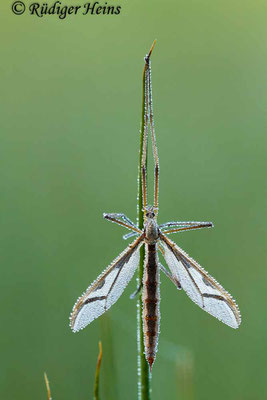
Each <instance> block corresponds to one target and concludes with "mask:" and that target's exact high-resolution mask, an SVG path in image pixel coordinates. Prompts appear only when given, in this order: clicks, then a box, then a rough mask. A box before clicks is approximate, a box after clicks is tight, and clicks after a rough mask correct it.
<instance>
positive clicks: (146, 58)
mask: <svg viewBox="0 0 267 400" xmlns="http://www.w3.org/2000/svg"><path fill="white" fill-rule="evenodd" d="M156 41H157V40H156V39H155V40H154V42H153V43H152V46H151V48H150V50H149V52H148V54H147V55H146V56H145V62H146V63H147V64H148V62H149V59H150V56H151V54H152V51H153V50H154V47H155V45H156Z"/></svg>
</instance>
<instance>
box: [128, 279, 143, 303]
mask: <svg viewBox="0 0 267 400" xmlns="http://www.w3.org/2000/svg"><path fill="white" fill-rule="evenodd" d="M142 287H143V283H140V285H139V286H138V288H137V289H136V290H135V291H134V292H133V293H132V294H131V296H130V299H131V300H133V299H134V298H135V297H136V296H137V295H138V293H140V290H141V289H142Z"/></svg>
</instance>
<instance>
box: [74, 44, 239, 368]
mask: <svg viewBox="0 0 267 400" xmlns="http://www.w3.org/2000/svg"><path fill="white" fill-rule="evenodd" d="M151 51H152V48H151V50H150V52H149V54H148V55H147V56H146V57H145V70H144V71H145V72H144V73H145V117H144V140H143V151H142V164H141V181H142V182H141V185H142V195H143V212H144V228H143V229H142V230H141V229H139V228H138V226H137V225H135V224H134V223H133V222H132V221H131V220H130V219H129V218H128V217H127V216H125V215H124V214H114V213H113V214H104V218H105V219H107V220H109V221H112V222H115V223H117V224H119V225H121V226H123V227H125V228H128V229H129V230H131V233H128V234H127V235H125V236H124V238H125V239H127V238H129V237H131V236H137V238H136V239H135V240H134V241H133V242H132V243H131V244H130V245H129V246H128V247H127V248H126V249H125V250H124V251H123V252H122V253H121V254H120V255H119V256H118V257H117V258H116V259H115V260H114V261H113V262H112V263H111V264H110V266H108V267H107V268H106V269H105V270H104V271H103V272H102V274H101V275H100V276H99V277H98V278H97V279H96V280H95V281H94V282H93V283H92V284H91V285H90V286H89V288H88V289H87V290H86V292H85V293H84V294H83V295H82V296H81V297H80V298H79V299H78V300H77V302H76V304H75V305H74V307H73V311H72V313H71V316H70V326H71V328H72V330H73V331H74V332H77V331H79V330H81V329H83V328H85V327H86V326H87V325H88V324H90V323H91V322H92V321H93V320H94V319H96V318H98V317H99V316H100V315H101V314H103V313H104V312H105V311H107V310H108V309H109V308H110V307H111V306H112V305H113V304H114V303H115V302H116V301H117V300H118V299H119V297H120V296H121V294H122V292H123V291H124V289H125V288H126V286H127V284H128V283H129V281H130V280H131V278H132V277H133V275H134V273H135V271H136V269H137V268H138V265H139V258H140V251H139V250H140V248H141V246H145V254H146V257H145V264H144V276H143V282H142V285H141V286H142V302H143V331H144V346H145V355H146V359H147V362H148V363H149V366H150V370H151V368H152V365H153V363H154V360H155V356H156V351H157V343H158V336H159V326H160V310H159V301H160V289H159V274H160V271H162V272H163V273H165V274H166V275H167V276H168V277H169V278H170V279H171V281H172V282H173V283H174V284H175V286H176V287H177V288H178V289H179V290H181V289H183V290H184V291H185V293H186V294H187V295H188V296H189V297H190V299H191V300H193V302H195V303H196V304H197V305H198V306H199V307H201V308H202V309H203V310H205V311H207V312H208V313H209V314H211V315H213V316H214V317H216V318H218V319H219V320H220V321H222V322H224V323H225V324H226V325H229V326H230V327H232V328H238V326H239V325H240V323H241V316H240V312H239V309H238V306H237V305H236V303H235V301H234V300H233V298H232V297H231V295H230V294H229V293H227V291H226V290H225V289H224V288H223V287H222V286H221V285H220V284H219V283H218V282H216V280H215V279H214V278H212V277H211V276H210V275H209V274H208V273H207V272H206V271H205V270H204V269H203V268H202V267H201V266H200V265H199V264H198V263H197V262H196V261H195V260H193V259H192V258H190V257H189V256H188V255H187V254H186V253H185V252H184V251H183V250H182V249H181V248H180V247H178V246H177V245H176V244H175V243H174V242H173V241H172V240H170V239H169V237H168V236H167V235H169V234H171V233H176V232H182V231H187V230H193V229H201V228H210V227H212V226H213V224H212V223H211V222H167V223H165V224H162V225H158V223H157V217H158V198H159V157H158V150H157V145H156V136H155V129H154V118H153V108H152V84H151V65H150V55H151ZM149 125H150V131H151V139H152V147H153V156H154V204H153V206H149V205H147V168H146V157H147V139H148V126H149ZM158 251H161V252H162V254H163V257H164V259H165V261H166V264H167V265H168V267H169V270H167V269H166V268H165V267H164V266H163V265H162V264H161V263H160V262H159V258H158ZM140 289H141V288H140Z"/></svg>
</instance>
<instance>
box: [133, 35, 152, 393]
mask: <svg viewBox="0 0 267 400" xmlns="http://www.w3.org/2000/svg"><path fill="white" fill-rule="evenodd" d="M154 46H155V42H154V43H153V44H152V47H151V49H150V51H149V53H148V56H146V61H145V67H144V72H143V96H142V120H141V130H140V151H139V172H138V227H139V228H140V229H141V230H143V228H144V213H143V192H142V158H143V142H144V130H145V116H146V112H147V110H146V109H147V104H146V86H147V85H146V78H147V74H146V72H147V68H148V63H147V60H148V58H149V57H150V55H151V53H152V50H153V48H154ZM146 163H147V159H146ZM144 261H145V247H144V246H142V247H141V249H140V265H139V271H138V287H139V286H140V284H141V283H142V280H143V274H144ZM142 311H143V305H142V295H141V292H140V293H139V295H138V298H137V349H138V354H137V379H138V381H137V384H138V387H137V390H138V400H150V399H151V388H150V383H151V382H150V374H149V367H148V363H147V361H146V358H145V349H144V332H143V317H142Z"/></svg>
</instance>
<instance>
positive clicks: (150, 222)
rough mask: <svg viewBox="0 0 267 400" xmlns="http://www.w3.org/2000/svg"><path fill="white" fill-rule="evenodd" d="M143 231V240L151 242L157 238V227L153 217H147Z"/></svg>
mask: <svg viewBox="0 0 267 400" xmlns="http://www.w3.org/2000/svg"><path fill="white" fill-rule="evenodd" d="M144 232H145V242H147V243H150V244H152V243H155V242H156V241H157V240H158V238H159V227H158V224H157V221H156V220H155V217H153V218H147V221H146V224H145V229H144Z"/></svg>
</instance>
